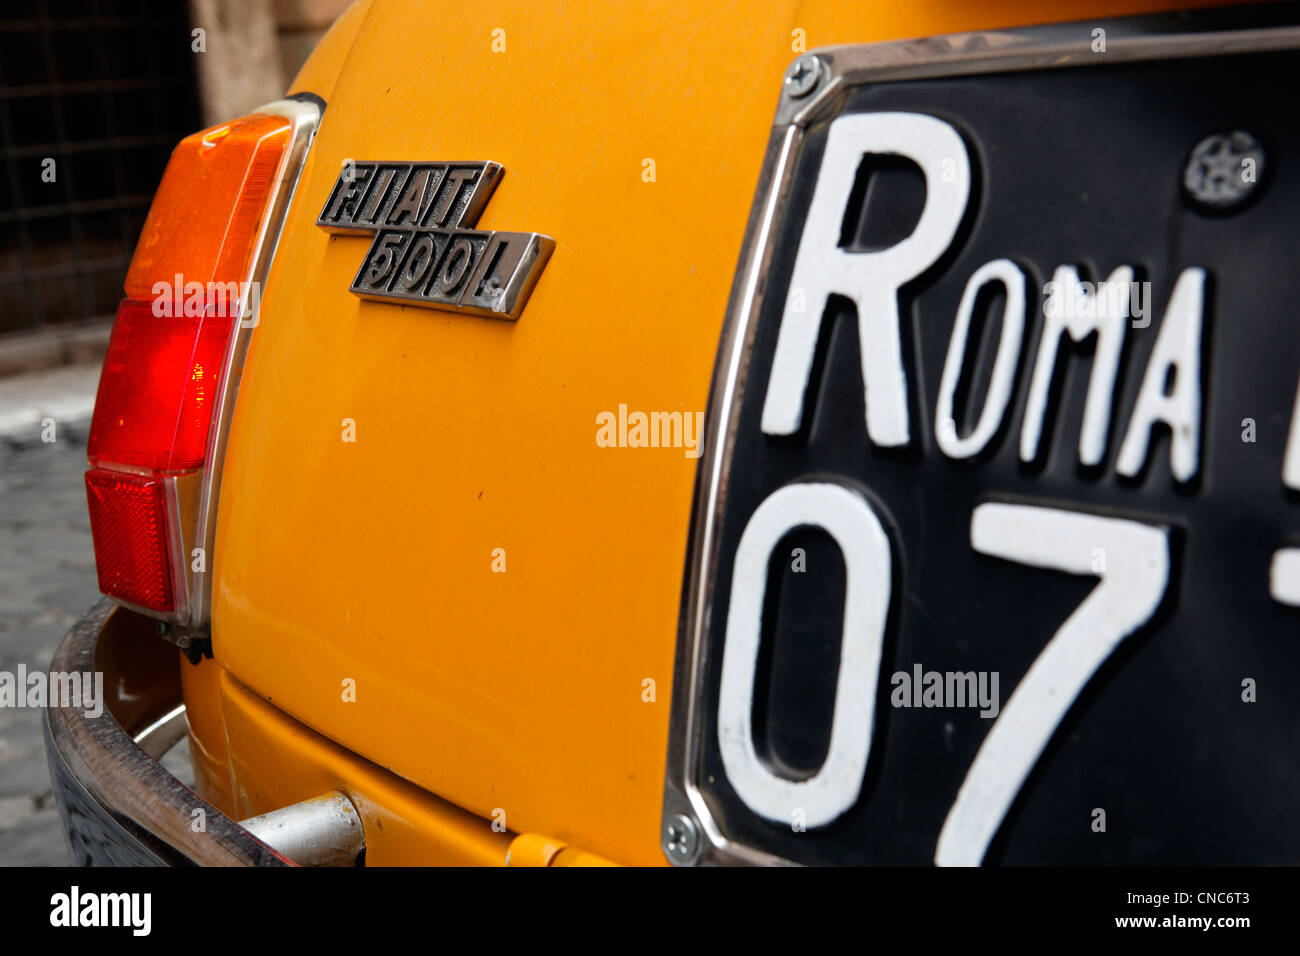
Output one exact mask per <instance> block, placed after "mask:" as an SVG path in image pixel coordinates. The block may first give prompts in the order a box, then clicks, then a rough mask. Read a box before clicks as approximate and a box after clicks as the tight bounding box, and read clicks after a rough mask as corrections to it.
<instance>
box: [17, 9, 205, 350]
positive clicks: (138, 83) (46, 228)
mask: <svg viewBox="0 0 1300 956" xmlns="http://www.w3.org/2000/svg"><path fill="white" fill-rule="evenodd" d="M200 55H202V54H195V53H192V52H191V50H190V28H189V22H188V19H187V15H186V5H185V4H183V3H151V2H149V0H35V2H27V3H22V4H12V5H9V6H8V9H5V10H3V11H0V167H2V168H0V332H8V331H15V330H19V329H33V328H36V327H39V326H43V325H50V324H54V323H58V322H64V321H69V320H78V319H85V318H91V317H95V316H105V315H112V314H113V312H114V311H115V310H116V308H117V303H118V300H119V299H121V297H122V284H123V280H124V278H125V275H126V268H127V265H128V263H129V262H130V260H131V251H132V249H133V248H134V247H135V242H136V239H137V238H138V237H139V235H140V229H141V227H142V226H143V225H144V219H145V215H146V214H147V212H148V210H149V202H150V200H151V198H152V196H153V192H154V189H155V188H156V187H157V185H158V180H159V179H160V178H161V176H162V172H163V169H164V167H165V166H166V165H167V158H168V156H170V154H171V150H172V147H173V146H175V144H176V142H177V141H178V140H179V139H180V138H181V137H183V136H184V135H186V134H187V133H190V132H193V131H194V130H195V129H198V128H199V125H200V122H199V110H198V99H197V94H196V92H195V82H194V69H193V63H192V57H194V56H200ZM47 159H53V160H54V181H53V182H47V181H45V180H44V179H43V177H42V173H43V172H44V171H45V170H46V168H47V164H46V162H45V161H46V160H47Z"/></svg>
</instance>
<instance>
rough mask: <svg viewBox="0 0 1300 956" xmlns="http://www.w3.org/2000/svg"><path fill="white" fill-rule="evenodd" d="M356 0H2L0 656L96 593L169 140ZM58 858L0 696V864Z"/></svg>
mask: <svg viewBox="0 0 1300 956" xmlns="http://www.w3.org/2000/svg"><path fill="white" fill-rule="evenodd" d="M347 5H348V0H189V2H185V0H24V2H22V3H8V4H5V5H3V7H2V8H0V671H8V672H10V673H15V672H16V671H17V668H18V666H19V664H24V665H25V666H26V667H27V669H28V670H29V671H31V670H35V669H38V668H40V669H44V668H46V667H48V665H49V662H50V658H51V656H52V655H53V652H54V647H55V645H56V644H57V643H58V641H59V639H60V638H61V637H62V636H63V634H64V632H66V631H67V629H68V628H69V627H70V626H71V625H72V624H73V623H74V622H75V621H76V619H77V618H78V617H79V616H80V615H81V614H82V612H84V611H85V610H86V609H87V608H89V607H90V606H91V605H92V604H93V603H94V602H95V600H96V599H97V596H98V586H97V583H96V577H95V562H94V555H93V552H92V549H91V540H90V526H89V522H88V519H87V516H86V498H85V491H84V486H83V484H82V474H83V472H84V471H85V436H86V430H87V429H88V427H89V422H90V413H91V411H92V409H93V407H94V398H95V388H96V385H97V384H98V379H99V365H100V362H101V361H102V359H103V356H104V351H105V349H106V348H107V345H108V336H109V331H110V329H111V328H112V322H113V314H114V312H115V311H116V309H117V303H118V301H119V300H120V299H121V298H122V294H123V293H122V286H123V281H124V279H125V277H126V270H127V266H128V264H129V263H130V261H131V253H132V250H133V249H134V248H135V243H136V239H137V238H138V237H139V235H140V230H141V227H142V226H143V225H144V220H145V216H146V214H147V213H148V211H149V204H150V202H151V200H152V198H153V192H154V189H155V188H156V187H157V185H158V181H159V179H160V178H161V177H162V173H163V169H164V167H165V166H166V165H167V159H168V156H170V154H171V151H172V147H173V146H174V145H175V144H176V143H177V141H178V140H180V139H181V138H182V137H183V136H185V135H187V134H188V133H191V132H194V131H195V130H198V129H201V128H204V127H206V126H212V125H215V124H217V123H219V122H222V121H223V120H227V119H233V118H234V117H236V116H239V115H241V114H243V113H246V112H249V111H250V110H252V109H254V108H256V107H257V106H259V105H261V104H262V103H266V102H269V101H271V100H274V99H278V98H279V97H280V96H281V95H282V94H283V93H284V92H285V90H286V89H287V88H288V86H289V83H290V81H292V79H293V77H294V76H295V75H296V74H297V72H298V69H299V67H301V66H302V64H303V62H304V61H305V60H306V59H307V57H308V55H309V54H310V53H311V51H312V49H313V48H314V47H315V45H316V43H317V42H318V41H319V40H320V38H321V36H322V35H323V34H324V32H325V31H326V30H327V29H328V28H329V25H330V24H331V23H332V22H333V21H334V19H335V18H336V17H337V16H338V15H339V14H340V13H342V11H343V10H344V8H346V7H347ZM66 862H68V856H67V850H66V848H65V847H64V844H63V833H62V829H61V827H60V825H59V821H58V813H57V810H56V809H55V807H54V801H53V797H52V795H51V793H50V785H49V777H48V772H47V770H46V766H45V754H44V749H43V744H42V739H41V712H40V711H36V710H27V709H15V708H0V865H33V864H35V865H45V864H63V863H66Z"/></svg>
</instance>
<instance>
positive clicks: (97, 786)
mask: <svg viewBox="0 0 1300 956" xmlns="http://www.w3.org/2000/svg"><path fill="white" fill-rule="evenodd" d="M132 629H134V631H135V632H134V633H132ZM153 630H154V621H153V620H152V619H151V618H145V617H143V616H141V615H138V614H135V613H134V612H131V611H126V610H123V609H122V608H119V607H117V606H116V604H114V603H113V602H112V601H111V600H109V599H108V598H103V599H101V600H100V601H99V603H98V604H96V605H95V606H94V607H93V608H91V610H90V611H89V612H87V614H86V616H85V617H83V618H82V619H81V620H80V621H79V622H77V624H76V625H75V626H74V627H73V628H72V630H71V631H69V632H68V634H67V636H66V637H64V639H63V641H62V643H60V645H59V647H58V650H57V651H55V654H54V659H53V661H51V663H50V670H51V671H52V672H58V673H86V672H90V671H96V670H101V671H102V670H104V669H105V664H106V662H107V661H106V658H108V657H109V656H111V655H110V653H109V651H110V650H111V649H109V648H106V647H104V646H102V641H101V639H104V640H107V641H109V642H112V641H113V640H114V639H119V640H120V639H121V638H130V642H129V643H131V644H132V645H133V646H135V647H137V648H139V647H148V648H155V647H156V648H157V649H158V651H159V652H160V654H166V655H168V657H170V658H171V659H172V660H173V661H174V660H175V657H176V654H177V652H176V649H175V648H173V647H171V646H170V645H167V644H165V643H163V642H160V641H158V640H157V638H156V636H155V635H154V633H153ZM128 683H129V682H127V681H122V680H105V681H104V696H105V698H106V699H105V701H104V703H105V707H104V709H103V713H102V714H100V715H99V716H97V717H87V716H86V714H85V712H84V711H83V710H82V709H81V708H80V707H49V708H47V709H46V711H45V749H46V754H47V756H48V758H49V763H50V775H51V777H52V779H53V781H54V793H55V798H56V800H57V801H58V804H59V811H60V814H61V815H62V817H63V823H64V827H65V829H66V830H67V832H68V835H69V840H70V842H71V843H72V844H73V852H74V857H77V858H79V861H81V862H109V863H119V864H120V863H146V864H171V865H189V864H196V865H202V866H292V865H293V864H292V863H291V861H289V860H288V859H286V858H285V857H284V856H282V855H281V854H279V853H277V852H276V851H275V850H273V849H272V848H271V847H270V846H268V845H267V844H265V843H263V842H262V841H261V840H259V839H257V838H256V837H254V836H253V835H252V834H251V833H249V831H248V830H246V829H244V828H243V827H242V826H240V825H239V824H238V823H236V822H235V821H234V820H232V819H230V817H228V816H226V815H225V814H223V813H222V812H221V811H220V810H218V809H217V808H216V807H214V806H212V805H211V804H210V803H208V802H207V801H206V800H204V799H203V798H202V797H200V796H199V795H198V794H197V793H195V792H194V791H193V790H191V789H190V788H189V787H187V786H185V785H184V784H183V783H181V782H180V781H179V780H177V779H176V778H175V777H174V776H172V775H171V774H170V773H168V772H167V771H166V770H165V769H164V768H163V767H162V765H161V764H159V763H158V761H157V760H156V759H154V757H153V756H151V754H150V753H149V752H148V751H147V749H146V747H144V746H141V743H143V744H145V745H148V746H149V747H152V746H154V745H155V744H161V743H162V742H163V740H165V738H166V736H167V734H169V733H174V732H175V728H176V726H177V721H178V719H179V723H180V725H182V726H183V724H184V705H183V704H180V703H179V682H178V681H175V682H171V684H170V686H169V687H167V688H162V689H160V692H159V693H158V694H157V696H156V698H150V699H142V697H143V696H146V695H147V694H148V693H149V692H151V691H152V690H153V686H156V685H153V686H145V687H144V688H143V690H142V688H141V686H140V685H139V683H134V684H131V685H130V686H129V687H128V686H127V685H128ZM124 694H127V695H128V696H123V695H124ZM128 713H131V714H134V715H136V716H135V717H134V718H125V717H123V718H122V719H127V720H128V723H129V724H132V726H128V727H123V725H122V724H121V723H119V715H125V714H128ZM135 724H139V725H140V726H139V727H136V726H134V725H135ZM133 733H134V739H133ZM137 740H139V741H141V743H137ZM163 749H164V750H165V749H166V748H163ZM196 811H202V813H201V814H196ZM198 819H201V820H202V821H203V827H202V828H201V829H199V830H197V831H196V830H195V828H194V826H193V824H194V822H195V820H198Z"/></svg>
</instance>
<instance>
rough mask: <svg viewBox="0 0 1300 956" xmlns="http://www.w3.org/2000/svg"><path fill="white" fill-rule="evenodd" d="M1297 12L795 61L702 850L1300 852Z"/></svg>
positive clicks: (731, 453) (669, 813) (695, 809)
mask: <svg viewBox="0 0 1300 956" xmlns="http://www.w3.org/2000/svg"><path fill="white" fill-rule="evenodd" d="M1260 16H1262V14H1261V13H1260V12H1259V11H1254V12H1253V13H1251V14H1248V17H1253V19H1248V20H1244V21H1243V20H1242V19H1241V18H1239V17H1237V18H1217V19H1214V20H1203V19H1202V20H1198V19H1195V18H1192V19H1189V18H1145V19H1136V20H1128V21H1112V22H1098V23H1083V24H1069V25H1063V26H1055V27H1046V28H1036V29H1031V30H1023V31H1012V32H1008V33H1000V34H981V35H970V36H964V37H950V38H938V39H934V40H928V41H912V42H908V43H900V44H886V45H881V46H876V47H854V48H835V49H832V50H827V51H820V52H818V53H816V54H814V55H811V56H809V57H806V58H804V59H803V60H802V61H800V62H798V63H796V65H795V66H794V67H793V68H792V69H791V71H790V73H789V74H787V79H786V86H785V91H784V93H783V95H782V97H781V101H780V104H779V106H778V113H777V123H776V126H775V128H774V134H773V137H772V141H771V146H770V148H769V154H768V157H767V161H766V163H765V167H764V179H763V182H762V184H761V185H760V189H759V194H758V197H757V199H756V203H755V211H754V214H753V217H752V219H751V223H750V232H749V236H748V239H747V243H746V248H745V251H744V254H743V255H742V260H741V266H740V270H739V273H738V277H737V281H736V287H735V291H734V292H733V300H732V305H731V310H730V314H729V317H728V322H727V327H726V331H725V332H724V337H723V343H722V348H721V352H720V354H719V359H718V366H717V372H716V378H715V384H714V389H713V394H712V399H711V402H712V404H711V407H710V411H709V416H710V421H709V431H708V436H709V438H708V440H709V443H710V447H709V448H708V452H707V454H706V457H705V459H704V460H703V462H702V465H703V467H702V469H701V476H700V484H699V487H698V489H697V503H696V516H695V523H694V526H693V539H692V555H691V559H690V566H689V568H688V580H687V586H686V593H685V596H684V602H683V626H682V642H681V645H680V647H679V651H678V666H677V678H676V680H677V684H676V693H675V695H674V697H675V700H674V713H673V722H672V740H671V744H670V754H669V767H668V783H667V788H666V793H665V833H669V834H671V838H670V837H668V836H666V837H665V847H666V852H667V853H668V855H669V858H670V859H673V860H674V861H675V862H679V863H690V862H697V861H699V860H705V861H728V860H740V861H768V862H774V861H791V862H801V863H844V864H866V863H884V864H928V863H936V864H939V865H977V864H980V863H1004V864H1138V865H1142V864H1253V863H1293V864H1294V863H1297V862H1300V820H1298V819H1297V817H1296V815H1295V813H1294V804H1295V795H1296V793H1297V792H1300V748H1297V746H1296V744H1295V740H1296V736H1295V728H1296V727H1297V726H1300V694H1298V693H1297V692H1296V690H1295V688H1296V687H1297V686H1300V610H1298V609H1297V608H1298V606H1300V405H1298V404H1297V383H1298V382H1300V334H1297V332H1296V327H1297V322H1300V313H1298V312H1297V302H1300V269H1297V268H1296V264H1295V261H1296V248H1297V246H1298V245H1300V173H1298V172H1297V170H1300V122H1297V119H1296V112H1295V109H1294V105H1293V102H1292V93H1291V90H1292V88H1293V83H1292V78H1293V77H1294V76H1296V75H1297V73H1298V72H1300V53H1297V52H1296V48H1297V46H1300V31H1297V30H1296V28H1295V27H1294V26H1292V25H1290V24H1288V23H1278V22H1273V23H1268V24H1261V23H1260V22H1259V18H1260ZM1270 16H1277V15H1276V14H1270Z"/></svg>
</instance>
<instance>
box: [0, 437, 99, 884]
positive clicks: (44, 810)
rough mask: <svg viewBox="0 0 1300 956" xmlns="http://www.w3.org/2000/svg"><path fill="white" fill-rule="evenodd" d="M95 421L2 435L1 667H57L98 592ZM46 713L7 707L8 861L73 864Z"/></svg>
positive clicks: (3, 768)
mask: <svg viewBox="0 0 1300 956" xmlns="http://www.w3.org/2000/svg"><path fill="white" fill-rule="evenodd" d="M88 425H89V422H88V421H86V420H84V419H82V420H80V421H76V422H64V421H59V422H58V424H57V426H56V433H55V436H56V440H55V441H53V442H49V443H47V442H42V441H41V438H40V426H39V425H32V426H30V427H27V428H23V429H21V430H20V431H18V432H16V433H11V434H9V435H7V436H5V437H0V670H3V671H9V672H11V673H12V672H14V671H15V670H16V669H17V667H18V665H19V664H20V663H21V664H26V666H27V668H28V670H34V669H37V668H40V669H44V668H46V667H48V666H49V663H50V658H51V657H52V656H53V653H54V648H55V646H56V645H57V644H58V642H59V639H60V638H61V637H62V636H63V634H64V633H65V632H66V631H67V630H68V628H69V627H70V626H71V625H72V624H73V623H74V622H75V621H76V620H77V618H78V617H79V616H80V615H81V613H82V612H83V611H85V609H86V608H88V607H89V606H90V605H91V604H93V603H94V602H95V600H96V599H97V595H98V587H97V586H96V580H95V560H94V554H93V551H92V548H91V540H90V525H89V522H88V519H87V517H86V497H85V491H84V486H83V484H82V474H83V472H84V471H85V455H86V446H85V442H86V430H87V427H88ZM41 720H42V712H41V711H40V710H28V709H25V708H17V709H16V708H3V709H0V865H56V864H64V863H67V862H68V853H67V849H66V848H65V846H64V840H63V833H62V829H61V827H60V824H59V814H58V810H57V808H56V807H55V805H54V799H53V796H52V794H51V792H50V780H49V773H48V771H47V769H46V764H45V751H44V746H43V743H42V737H41Z"/></svg>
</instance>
